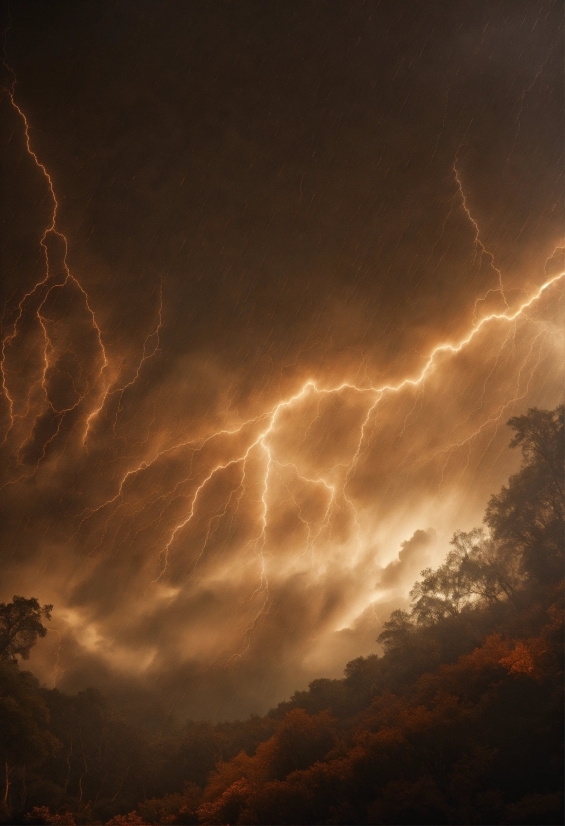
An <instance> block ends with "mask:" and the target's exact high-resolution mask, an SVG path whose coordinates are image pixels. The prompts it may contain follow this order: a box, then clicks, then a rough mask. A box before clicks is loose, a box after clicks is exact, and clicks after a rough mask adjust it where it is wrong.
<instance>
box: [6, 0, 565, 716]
mask: <svg viewBox="0 0 565 826" xmlns="http://www.w3.org/2000/svg"><path fill="white" fill-rule="evenodd" d="M6 19H7V21H8V22H7V23H6V27H7V33H6V60H5V64H4V69H3V96H2V102H1V106H2V115H3V122H4V127H3V130H4V131H3V141H4V144H3V157H4V164H5V170H4V175H3V179H4V183H3V186H4V193H3V199H4V210H3V212H4V220H3V227H2V240H3V247H2V249H3V268H4V272H5V276H6V277H5V283H6V286H7V288H6V293H5V300H4V313H3V330H2V350H1V367H2V372H1V377H0V378H1V382H2V401H1V405H2V406H1V411H0V412H1V422H0V424H1V434H0V438H1V440H2V447H1V450H2V476H3V478H2V480H1V481H0V484H1V486H2V487H1V491H0V496H1V502H2V505H1V507H2V513H3V520H2V521H3V546H2V548H3V550H2V553H3V577H2V594H1V595H0V598H2V599H10V598H11V596H12V595H13V594H14V593H22V594H24V595H26V596H37V597H38V598H39V599H40V600H41V601H42V602H50V603H54V605H55V611H54V618H53V623H52V625H53V631H52V633H50V634H49V635H48V637H47V638H46V639H45V640H44V641H43V642H42V643H40V644H39V645H38V646H37V650H36V652H35V653H34V656H33V658H32V660H31V661H30V666H31V667H32V669H33V670H35V671H36V673H38V674H39V675H40V676H41V678H42V679H43V680H44V681H45V682H46V683H47V684H48V685H51V686H52V685H57V686H59V687H60V688H62V689H64V690H77V689H80V688H83V687H85V686H87V685H96V686H99V687H101V688H103V689H104V690H107V691H114V692H125V693H126V694H127V693H128V692H129V694H130V695H139V696H147V695H149V696H157V697H159V698H160V699H161V700H165V702H166V704H167V705H168V706H170V707H171V708H172V709H175V710H176V712H177V713H189V714H191V715H192V716H196V717H203V716H210V717H215V718H222V717H229V716H234V715H238V714H245V713H249V712H251V711H262V710H264V709H265V708H266V707H268V706H269V705H271V704H273V703H274V702H276V701H278V700H280V699H283V698H284V697H285V696H287V695H288V694H289V693H290V692H291V691H293V690H294V689H297V688H301V687H304V686H305V684H306V683H307V682H308V680H310V679H313V678H315V677H318V676H337V675H339V674H340V672H341V670H342V668H343V666H344V664H345V662H347V660H349V659H352V658H354V657H356V656H359V655H366V654H368V653H370V652H374V651H376V650H377V646H376V643H375V639H376V636H377V635H378V633H379V629H380V626H381V625H382V622H383V621H384V620H386V619H387V617H388V615H389V613H390V611H391V610H392V609H394V608H396V607H398V606H399V605H401V604H403V602H404V601H405V600H406V597H407V593H408V590H409V588H410V586H411V584H412V583H413V581H414V579H415V578H416V577H417V576H418V573H419V571H420V570H421V569H422V568H423V567H425V566H426V565H428V564H436V563H438V562H439V561H440V560H441V558H442V556H443V555H444V554H445V553H446V550H447V548H448V542H449V538H450V536H451V534H452V533H453V531H454V530H456V529H458V528H462V529H468V528H471V527H473V526H474V525H476V524H478V523H479V522H480V519H481V515H482V512H483V510H484V507H485V504H486V501H487V499H488V496H489V494H490V493H492V492H493V491H495V490H496V489H497V488H498V487H499V486H500V485H501V484H502V483H503V482H504V481H505V480H506V478H507V477H508V475H509V474H510V473H511V472H512V471H513V470H514V469H515V468H516V462H517V460H518V457H516V456H514V455H512V454H511V453H510V452H509V451H508V450H507V449H506V445H507V443H508V439H509V434H508V432H507V429H506V428H505V423H506V421H507V419H508V418H509V417H510V416H511V415H515V414H517V413H520V412H523V411H525V410H526V409H527V408H529V407H532V406H540V407H541V406H543V407H553V406H555V405H556V404H557V403H559V402H560V401H561V400H562V378H563V374H562V365H563V285H564V280H565V279H564V265H563V253H564V242H563V239H562V236H561V233H562V225H563V204H562V180H561V178H560V170H561V168H562V163H561V151H562V141H561V136H562V124H561V121H560V118H561V94H560V88H561V86H560V84H561V80H562V78H561V66H562V56H561V41H562V37H561V33H560V26H561V19H560V17H559V9H558V8H557V7H556V6H554V4H552V3H548V2H544V3H539V4H536V3H531V2H528V3H516V2H513V3H509V4H505V3H499V4H494V5H492V6H489V7H485V9H484V10H480V9H474V8H470V5H469V4H468V3H462V4H461V5H460V6H459V5H458V4H453V5H452V6H451V7H450V10H449V12H448V13H447V15H446V12H445V7H444V6H443V5H442V4H439V5H438V6H437V9H436V7H435V5H434V3H431V4H421V5H420V6H418V5H417V4H414V5H411V6H406V7H405V8H403V7H400V8H399V7H398V6H397V5H396V4H390V5H389V4H386V3H377V2H367V3H361V2H347V3H339V2H338V3H304V4H284V3H282V4H276V5H275V4H265V5H257V4H255V3H250V2H238V3H234V4H232V3H222V2H214V3H211V4H207V3H199V4H186V5H185V4H176V3H166V2H164V3H160V4H153V3H148V4H144V3H139V2H135V3H133V2H121V3H118V4H115V3H102V4H100V3H96V4H92V5H91V4H88V3H85V4H79V5H78V6H77V7H76V8H72V9H70V8H67V7H65V9H64V11H63V9H62V7H61V8H57V7H55V8H52V7H51V8H49V9H48V8H46V7H45V4H41V3H37V4H35V3H24V4H21V5H20V6H18V8H17V9H15V10H14V9H13V10H12V16H11V19H10V20H8V18H6Z"/></svg>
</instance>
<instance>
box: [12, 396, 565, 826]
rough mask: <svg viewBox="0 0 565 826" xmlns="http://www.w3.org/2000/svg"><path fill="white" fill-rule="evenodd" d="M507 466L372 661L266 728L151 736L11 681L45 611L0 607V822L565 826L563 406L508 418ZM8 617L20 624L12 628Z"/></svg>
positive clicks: (29, 603)
mask: <svg viewBox="0 0 565 826" xmlns="http://www.w3.org/2000/svg"><path fill="white" fill-rule="evenodd" d="M509 424H510V426H511V427H512V428H513V430H514V434H515V435H514V438H513V440H512V442H511V447H513V448H521V450H522V455H523V462H522V467H521V469H520V471H519V472H518V473H517V474H516V475H515V476H513V477H511V478H510V480H509V483H508V485H507V486H506V487H503V488H502V490H501V491H500V493H499V494H498V495H495V496H493V497H492V498H491V500H490V502H489V504H488V507H487V511H486V515H485V520H484V521H485V528H484V529H476V530H473V531H471V532H470V533H462V532H460V533H457V534H456V535H455V536H454V538H453V540H452V545H451V550H450V552H449V553H448V555H447V557H446V560H445V562H444V563H443V565H441V566H440V567H439V568H437V569H435V570H432V569H426V570H425V571H422V574H421V579H420V580H419V581H418V582H417V583H416V584H415V586H414V588H413V589H412V591H411V594H410V596H411V608H410V610H409V611H395V612H394V613H393V614H392V616H391V617H390V619H389V621H388V622H387V623H385V626H384V629H383V632H382V634H381V635H380V637H379V641H380V643H381V644H382V648H383V652H384V653H383V655H382V656H377V655H372V656H369V657H360V658H358V659H356V660H353V661H352V662H350V663H349V664H348V665H347V666H346V669H345V676H344V678H343V679H341V680H328V679H319V680H315V681H314V682H313V683H311V684H310V686H309V689H308V690H307V691H301V692H297V693H296V694H295V695H294V696H293V697H292V698H291V700H290V701H288V702H285V703H281V704H280V705H279V706H278V707H277V708H276V709H273V710H272V711H271V712H269V713H268V714H267V715H266V716H265V717H258V716H256V717H251V718H250V719H249V720H246V721H243V722H241V721H236V722H231V723H222V724H219V725H215V726H214V725H211V724H209V723H194V722H188V723H186V724H185V725H184V726H182V727H175V726H173V725H171V726H169V727H168V728H165V729H163V730H162V731H161V733H160V735H159V737H156V736H155V733H154V732H153V731H150V730H147V729H145V728H144V727H143V726H141V725H133V724H132V723H131V722H128V721H127V720H125V719H124V717H123V715H122V714H120V713H119V712H118V710H117V709H116V708H115V707H113V706H112V705H111V704H110V703H109V702H108V701H107V700H106V699H105V698H104V697H102V696H101V694H100V693H99V692H97V691H95V690H92V689H91V690H89V691H86V692H81V693H80V694H78V695H77V696H76V697H69V696H66V695H63V694H62V693H60V692H58V691H56V690H53V691H49V690H47V689H43V688H41V687H40V686H39V684H38V683H37V681H36V680H35V678H34V677H32V675H31V674H29V673H28V672H25V671H21V670H20V669H19V668H18V665H17V658H18V657H19V658H26V656H27V655H28V653H29V650H30V648H31V646H32V645H33V644H34V642H35V640H36V639H37V636H39V635H43V634H44V633H45V630H44V626H43V621H44V620H46V619H48V617H49V614H50V610H51V606H44V607H43V608H42V607H41V606H39V604H38V603H37V601H36V600H24V599H23V598H21V597H18V598H14V601H13V602H12V603H10V604H8V605H2V606H0V660H1V664H0V749H1V754H0V757H1V759H2V765H3V768H4V770H3V772H2V774H3V775H4V777H3V778H2V780H0V784H1V790H0V791H1V793H0V798H3V804H2V805H3V809H2V816H3V822H5V823H16V822H17V823H37V824H39V823H53V824H57V823H58V824H63V823H68V824H72V823H110V824H112V825H113V826H118V824H130V826H134V824H138V826H139V825H140V824H144V823H170V824H197V823H203V824H267V823H269V824H270V823H272V824H275V823H281V824H307V823H312V824H316V823H319V824H357V823H375V824H455V823H460V824H472V823H475V824H497V823H503V824H559V823H563V797H562V788H563V547H564V529H565V518H564V516H565V513H564V508H565V502H564V442H563V407H560V408H557V409H556V410H554V411H545V410H537V409H533V410H530V411H529V412H528V414H527V415H525V416H520V417H516V418H514V419H511V420H510V422H509ZM18 623H19V625H18Z"/></svg>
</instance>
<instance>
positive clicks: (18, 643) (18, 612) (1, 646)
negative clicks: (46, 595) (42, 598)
mask: <svg viewBox="0 0 565 826" xmlns="http://www.w3.org/2000/svg"><path fill="white" fill-rule="evenodd" d="M52 610H53V606H52V605H43V606H41V605H40V604H39V602H38V601H37V600H36V599H34V598H33V597H32V598H31V599H26V598H25V597H18V596H15V597H14V598H13V600H12V602H8V603H5V602H0V660H4V661H5V660H9V661H11V662H15V661H16V657H22V659H24V660H27V658H28V657H29V652H30V650H31V649H32V647H33V646H34V645H35V643H36V642H37V638H38V637H44V636H45V635H46V634H47V629H46V628H45V626H44V625H43V620H50V619H51V611H52Z"/></svg>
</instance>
